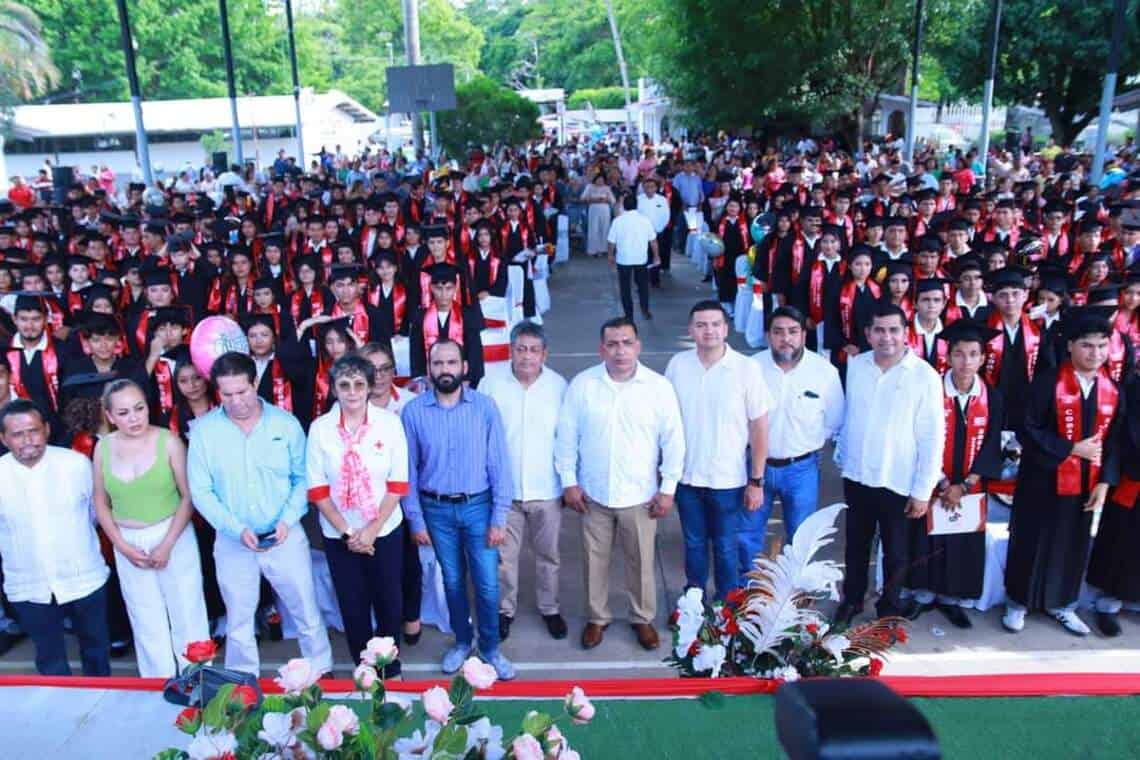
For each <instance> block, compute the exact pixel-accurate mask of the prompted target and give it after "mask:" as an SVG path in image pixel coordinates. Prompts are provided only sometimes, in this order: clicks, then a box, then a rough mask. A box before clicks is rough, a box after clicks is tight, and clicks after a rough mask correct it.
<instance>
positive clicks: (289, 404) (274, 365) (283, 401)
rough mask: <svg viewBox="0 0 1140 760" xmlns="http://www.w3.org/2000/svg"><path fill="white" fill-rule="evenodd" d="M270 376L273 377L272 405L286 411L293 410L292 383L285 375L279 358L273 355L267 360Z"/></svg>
mask: <svg viewBox="0 0 1140 760" xmlns="http://www.w3.org/2000/svg"><path fill="white" fill-rule="evenodd" d="M269 372H270V377H272V378H273V405H274V406H276V407H277V408H279V409H284V410H285V411H287V412H290V413H292V411H293V384H292V383H291V382H289V378H287V377H285V370H284V369H283V368H282V367H281V362H280V360H279V359H278V358H277V357H276V356H274V357H273V360H272V361H271V362H269Z"/></svg>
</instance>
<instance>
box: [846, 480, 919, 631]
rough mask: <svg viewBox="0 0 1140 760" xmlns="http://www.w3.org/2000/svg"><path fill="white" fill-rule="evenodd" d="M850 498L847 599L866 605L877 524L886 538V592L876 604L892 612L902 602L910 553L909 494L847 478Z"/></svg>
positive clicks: (884, 580)
mask: <svg viewBox="0 0 1140 760" xmlns="http://www.w3.org/2000/svg"><path fill="white" fill-rule="evenodd" d="M843 496H844V498H845V500H846V501H847V530H846V541H847V545H846V546H845V547H844V552H843V559H844V562H845V563H846V565H847V569H846V575H845V576H844V578H843V600H844V601H845V602H847V603H849V604H853V605H854V606H856V607H862V606H863V598H864V597H865V596H866V595H867V572H868V570H867V569H868V563H869V560H870V554H871V543H872V541H873V539H874V537H875V528H878V529H879V537H880V539H881V540H882V542H883V595H882V598H881V599H880V600H879V603H878V604H877V605H876V606H877V608H878V609H879V613H880V614H883V613H884V612H892V611H893V610H891V609H890V608H891V607H894V608H895V609H898V608H899V607H900V606H901V605H900V602H901V599H900V597H899V591H900V589H901V588H902V584H903V582H904V581H905V575H906V568H907V562H908V556H907V551H908V550H907V520H908V519H909V518H907V516H906V514H905V512H906V503H907V497H906V496H902V495H900V494H897V493H895V492H894V491H891V490H889V489H886V488H870V487H868V486H865V485H863V484H862V483H857V482H855V481H854V480H848V479H847V478H844V479H843Z"/></svg>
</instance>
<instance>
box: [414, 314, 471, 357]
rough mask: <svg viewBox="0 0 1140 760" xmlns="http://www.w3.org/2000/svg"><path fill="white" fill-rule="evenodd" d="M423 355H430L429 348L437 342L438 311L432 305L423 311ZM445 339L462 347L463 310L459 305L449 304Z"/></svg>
mask: <svg viewBox="0 0 1140 760" xmlns="http://www.w3.org/2000/svg"><path fill="white" fill-rule="evenodd" d="M423 328H424V354H425V355H426V354H429V353H431V347H432V346H434V345H435V344H436V341H438V340H439V309H437V308H436V306H435V304H434V303H432V305H431V306H429V307H428V308H427V309H426V310H425V311H424V321H423ZM447 337H448V338H450V339H451V340H453V341H455V342H456V343H458V344H459V345H461V346H462V345H463V310H462V309H460V308H459V304H457V303H452V304H451V313H450V314H449V315H448V317H447Z"/></svg>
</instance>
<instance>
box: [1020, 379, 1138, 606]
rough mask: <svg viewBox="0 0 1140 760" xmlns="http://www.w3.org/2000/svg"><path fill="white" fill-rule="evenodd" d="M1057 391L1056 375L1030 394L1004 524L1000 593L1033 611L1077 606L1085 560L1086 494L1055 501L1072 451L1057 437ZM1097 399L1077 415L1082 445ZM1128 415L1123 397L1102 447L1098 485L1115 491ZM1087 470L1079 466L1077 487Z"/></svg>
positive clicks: (1035, 386) (1090, 428)
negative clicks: (1108, 485) (1060, 469)
mask: <svg viewBox="0 0 1140 760" xmlns="http://www.w3.org/2000/svg"><path fill="white" fill-rule="evenodd" d="M1100 382H1103V381H1102V380H1099V379H1098V380H1097V383H1100ZM1056 385H1057V370H1055V369H1053V368H1048V369H1044V370H1041V371H1038V372H1037V373H1036V375H1035V377H1034V378H1033V383H1032V384H1031V385H1030V386H1029V389H1028V394H1027V395H1028V396H1029V401H1028V404H1026V406H1025V425H1024V429H1023V430H1022V432H1021V433H1019V434H1018V440H1019V441H1020V442H1021V445H1022V454H1021V465H1020V467H1019V468H1018V471H1017V487H1016V489H1015V490H1014V494H1013V508H1012V514H1011V517H1010V521H1009V554H1008V557H1007V559H1006V565H1005V591H1006V595H1007V596H1008V597H1009V598H1010V599H1012V600H1014V601H1015V602H1017V603H1019V604H1022V605H1024V606H1026V607H1028V608H1029V609H1030V610H1052V609H1058V608H1061V607H1066V606H1068V605H1070V604H1072V603H1073V602H1076V601H1077V599H1078V598H1079V596H1080V592H1081V580H1082V579H1083V578H1084V576H1085V567H1086V564H1087V562H1088V558H1089V544H1090V541H1089V529H1090V528H1091V527H1092V517H1093V513H1092V512H1086V511H1084V503H1085V501H1087V500H1088V493H1082V494H1081V495H1080V496H1058V495H1057V467H1058V466H1059V465H1060V464H1061V462H1063V461H1064V460H1065V459H1066V458H1067V457H1068V456H1069V452H1070V451H1072V447H1073V445H1072V444H1071V443H1070V442H1068V441H1066V440H1065V439H1064V438H1062V437H1061V436H1059V435H1058V434H1057V404H1056V401H1055V399H1054V395H1055V388H1056ZM1096 393H1097V392H1096V385H1095V384H1094V385H1093V388H1092V390H1091V391H1090V392H1089V395H1088V398H1086V399H1085V400H1084V404H1083V406H1082V407H1081V423H1082V428H1083V429H1082V430H1081V432H1080V436H1079V438H1080V439H1083V438H1087V437H1088V436H1090V435H1092V432H1093V428H1094V426H1095V421H1096V417H1095V412H1096ZM1125 415H1126V401H1125V399H1124V398H1123V396H1122V397H1121V399H1120V402H1119V406H1118V407H1117V410H1116V414H1115V415H1114V416H1113V421H1112V424H1111V426H1110V427H1109V430H1108V433H1107V434H1106V435H1105V439H1104V450H1103V456H1102V458H1101V470H1100V482H1102V483H1116V482H1117V479H1118V478H1119V475H1120V446H1119V436H1120V428H1121V419H1122V418H1123V417H1124V416H1125ZM1087 467H1088V464H1087V463H1085V462H1082V464H1081V481H1082V483H1083V482H1084V481H1085V473H1086V472H1087V469H1086V468H1087Z"/></svg>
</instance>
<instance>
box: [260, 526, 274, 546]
mask: <svg viewBox="0 0 1140 760" xmlns="http://www.w3.org/2000/svg"><path fill="white" fill-rule="evenodd" d="M276 545H277V531H275V530H270V531H266V532H265V533H258V534H257V548H258V549H272V548H273V547H274V546H276Z"/></svg>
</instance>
